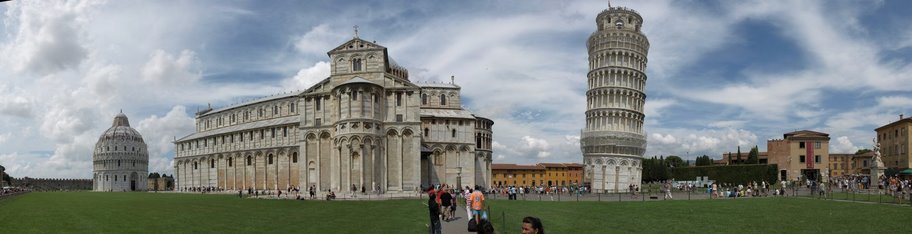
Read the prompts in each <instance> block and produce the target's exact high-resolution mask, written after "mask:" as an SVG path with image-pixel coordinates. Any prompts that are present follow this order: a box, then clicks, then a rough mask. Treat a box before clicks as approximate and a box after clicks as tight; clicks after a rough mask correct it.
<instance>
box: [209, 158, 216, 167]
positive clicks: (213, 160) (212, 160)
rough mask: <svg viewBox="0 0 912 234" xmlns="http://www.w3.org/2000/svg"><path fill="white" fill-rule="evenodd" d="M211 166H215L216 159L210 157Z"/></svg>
mask: <svg viewBox="0 0 912 234" xmlns="http://www.w3.org/2000/svg"><path fill="white" fill-rule="evenodd" d="M209 168H215V159H209Z"/></svg>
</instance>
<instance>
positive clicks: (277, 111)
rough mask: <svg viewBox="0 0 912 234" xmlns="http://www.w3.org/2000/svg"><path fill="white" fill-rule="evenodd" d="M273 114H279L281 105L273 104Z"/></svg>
mask: <svg viewBox="0 0 912 234" xmlns="http://www.w3.org/2000/svg"><path fill="white" fill-rule="evenodd" d="M272 114H273V115H278V114H279V105H275V106H272Z"/></svg>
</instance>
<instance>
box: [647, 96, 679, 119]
mask: <svg viewBox="0 0 912 234" xmlns="http://www.w3.org/2000/svg"><path fill="white" fill-rule="evenodd" d="M676 103H677V101H675V100H673V99H650V100H646V104H645V106H644V107H643V109H644V114H645V115H646V117H647V118H658V117H661V116H662V109H665V108H668V107H671V106H673V105H675V104H676Z"/></svg>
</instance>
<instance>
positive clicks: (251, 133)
mask: <svg viewBox="0 0 912 234" xmlns="http://www.w3.org/2000/svg"><path fill="white" fill-rule="evenodd" d="M247 137H249V138H247V140H251V141H252V140H253V131H250V135H249V136H247Z"/></svg>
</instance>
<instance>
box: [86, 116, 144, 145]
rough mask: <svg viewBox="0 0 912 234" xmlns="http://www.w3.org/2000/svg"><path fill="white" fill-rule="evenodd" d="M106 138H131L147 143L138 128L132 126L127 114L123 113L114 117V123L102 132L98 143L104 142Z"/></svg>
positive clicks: (123, 139) (122, 139)
mask: <svg viewBox="0 0 912 234" xmlns="http://www.w3.org/2000/svg"><path fill="white" fill-rule="evenodd" d="M105 140H121V141H126V140H130V141H138V142H141V143H145V142H144V141H143V139H142V135H140V134H139V132H138V131H136V129H133V128H132V127H130V120H129V119H127V116H126V115H124V114H123V113H120V114H117V116H116V117H114V123H112V124H111V127H110V128H108V130H107V131H105V132H104V133H103V134H101V136H100V137H99V138H98V143H102V142H103V141H105Z"/></svg>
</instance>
